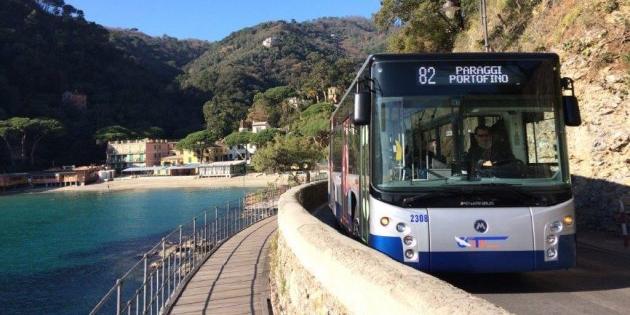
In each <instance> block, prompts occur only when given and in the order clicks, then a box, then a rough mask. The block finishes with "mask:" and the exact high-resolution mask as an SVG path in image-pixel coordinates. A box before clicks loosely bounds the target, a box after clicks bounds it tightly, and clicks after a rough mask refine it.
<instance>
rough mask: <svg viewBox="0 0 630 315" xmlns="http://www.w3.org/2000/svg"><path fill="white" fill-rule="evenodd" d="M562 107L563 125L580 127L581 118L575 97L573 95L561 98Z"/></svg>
mask: <svg viewBox="0 0 630 315" xmlns="http://www.w3.org/2000/svg"><path fill="white" fill-rule="evenodd" d="M562 105H563V106H564V124H565V125H567V126H572V127H576V126H579V125H581V124H582V117H581V116H580V107H579V106H578V100H577V97H575V96H573V95H570V96H567V95H565V96H562Z"/></svg>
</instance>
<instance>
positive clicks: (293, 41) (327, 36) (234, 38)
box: [180, 18, 385, 134]
mask: <svg viewBox="0 0 630 315" xmlns="http://www.w3.org/2000/svg"><path fill="white" fill-rule="evenodd" d="M265 40H267V45H263V42H264V41H265ZM384 46H385V35H384V33H379V32H378V31H377V30H376V28H375V26H374V25H373V24H372V23H371V22H370V21H369V20H367V19H364V18H343V19H342V18H322V19H318V20H314V21H310V22H304V23H297V22H295V21H291V22H285V21H277V22H267V23H262V24H259V25H256V26H254V27H249V28H244V29H242V30H239V31H237V32H234V33H232V34H231V35H229V36H228V37H226V38H225V39H223V40H221V41H219V42H217V43H214V44H213V45H212V46H211V48H210V49H209V50H208V51H207V52H206V53H205V54H203V55H202V56H201V57H199V58H198V59H196V60H195V61H193V62H192V63H190V64H189V65H187V66H186V67H185V69H186V74H185V75H183V76H182V77H181V78H180V80H181V84H182V86H183V87H186V88H188V87H194V88H196V89H199V90H201V91H209V92H212V93H213V94H214V98H213V99H212V100H209V101H208V102H207V103H206V104H205V105H204V114H205V117H206V121H207V123H208V128H209V129H213V130H220V131H221V133H222V134H226V133H229V132H230V131H231V130H233V129H234V128H236V127H237V125H236V123H237V122H238V120H239V119H242V118H245V113H246V111H247V109H248V108H249V107H250V106H251V102H252V100H253V96H254V94H255V93H257V92H263V91H265V90H267V89H269V88H271V87H275V86H283V85H288V86H290V87H291V88H293V90H295V91H296V92H297V93H299V94H300V95H299V96H301V97H303V98H306V99H310V100H312V101H314V102H317V101H321V100H323V99H324V98H325V96H326V95H325V94H326V89H327V88H328V87H331V86H338V87H339V88H342V89H343V88H345V86H346V85H347V83H349V81H351V79H352V77H353V75H354V72H355V70H356V68H357V67H358V66H359V65H360V63H361V62H362V61H363V59H364V58H365V57H366V56H367V55H368V54H369V53H372V52H380V51H382V50H383V49H384Z"/></svg>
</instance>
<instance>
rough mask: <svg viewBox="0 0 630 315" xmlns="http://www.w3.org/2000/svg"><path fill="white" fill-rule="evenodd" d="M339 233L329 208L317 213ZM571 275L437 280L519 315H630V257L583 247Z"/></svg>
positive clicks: (446, 276) (461, 276) (445, 277)
mask: <svg viewBox="0 0 630 315" xmlns="http://www.w3.org/2000/svg"><path fill="white" fill-rule="evenodd" d="M314 214H315V216H316V217H318V218H319V219H320V220H322V221H323V222H325V223H327V224H329V225H331V226H333V227H337V228H338V225H337V224H336V221H335V218H334V216H333V215H332V214H331V212H330V210H329V209H328V208H327V207H322V208H320V209H318V210H316V211H315V212H314ZM577 250H578V252H577V257H578V258H577V259H578V261H577V266H576V267H575V268H572V269H569V270H557V271H544V272H530V273H511V274H437V275H435V276H437V277H439V278H441V279H442V280H445V281H447V282H449V283H450V284H452V285H454V286H456V287H458V288H461V289H463V290H465V291H467V292H470V293H471V294H473V295H476V296H479V297H481V298H484V299H486V300H488V301H490V302H492V303H494V304H496V305H499V306H501V307H503V308H505V309H507V310H508V311H510V312H513V313H516V314H545V315H550V314H572V315H575V314H597V315H600V314H601V315H604V314H605V315H608V314H625V315H628V314H630V257H628V256H624V255H619V254H615V253H614V252H608V251H602V250H599V249H597V248H592V247H588V246H585V245H581V244H578V249H577Z"/></svg>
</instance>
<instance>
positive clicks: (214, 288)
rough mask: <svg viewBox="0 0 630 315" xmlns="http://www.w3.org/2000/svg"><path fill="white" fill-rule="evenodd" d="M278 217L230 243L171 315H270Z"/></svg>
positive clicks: (205, 267)
mask: <svg viewBox="0 0 630 315" xmlns="http://www.w3.org/2000/svg"><path fill="white" fill-rule="evenodd" d="M276 228H277V220H276V216H272V217H270V218H267V219H265V220H262V221H260V222H258V223H256V224H254V225H252V226H250V227H248V228H246V229H245V230H243V231H241V232H240V233H238V234H236V235H234V236H233V237H232V238H230V239H229V240H228V241H226V242H225V243H224V244H223V245H221V247H219V249H218V250H217V251H216V252H215V253H214V254H213V255H212V256H210V258H208V260H207V261H206V262H205V263H204V264H203V266H202V267H201V268H200V269H199V271H197V273H196V274H195V275H194V276H193V278H192V279H191V280H190V282H189V283H188V284H187V285H186V287H185V288H184V290H183V292H182V293H181V295H180V296H179V297H178V299H177V301H176V302H175V305H174V307H173V309H172V310H171V312H170V314H177V315H192V314H222V315H241V314H260V315H269V314H270V313H271V312H270V309H269V306H270V304H269V301H268V299H269V298H270V293H269V261H268V252H269V238H270V237H271V235H272V234H273V233H274V232H275V231H276Z"/></svg>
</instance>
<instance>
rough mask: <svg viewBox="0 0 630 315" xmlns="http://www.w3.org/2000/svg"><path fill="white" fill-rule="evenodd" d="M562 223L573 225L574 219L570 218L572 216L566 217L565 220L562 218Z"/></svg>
mask: <svg viewBox="0 0 630 315" xmlns="http://www.w3.org/2000/svg"><path fill="white" fill-rule="evenodd" d="M562 221H563V222H564V224H566V225H572V224H573V217H572V216H570V215H565V216H564V218H562Z"/></svg>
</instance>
